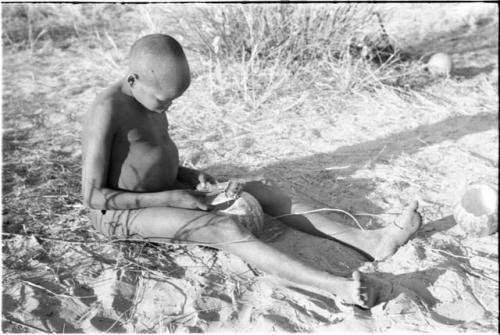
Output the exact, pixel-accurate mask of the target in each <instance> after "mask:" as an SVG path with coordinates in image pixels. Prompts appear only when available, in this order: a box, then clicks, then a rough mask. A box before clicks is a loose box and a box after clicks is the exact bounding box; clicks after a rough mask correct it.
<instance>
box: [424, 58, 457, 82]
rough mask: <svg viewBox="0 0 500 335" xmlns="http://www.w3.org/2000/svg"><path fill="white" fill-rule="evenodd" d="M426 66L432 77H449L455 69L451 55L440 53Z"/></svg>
mask: <svg viewBox="0 0 500 335" xmlns="http://www.w3.org/2000/svg"><path fill="white" fill-rule="evenodd" d="M425 66H426V68H427V70H429V72H430V73H431V74H432V75H435V76H449V75H450V73H451V70H452V68H453V62H452V60H451V56H450V55H448V54H446V53H444V52H438V53H436V54H434V55H432V56H431V58H430V59H429V61H428V62H427V64H426V65H425Z"/></svg>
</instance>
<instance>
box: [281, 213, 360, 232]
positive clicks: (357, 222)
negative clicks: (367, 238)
mask: <svg viewBox="0 0 500 335" xmlns="http://www.w3.org/2000/svg"><path fill="white" fill-rule="evenodd" d="M317 212H340V213H344V214H346V215H347V216H349V217H350V218H351V219H353V220H354V222H355V223H356V224H357V225H358V227H359V229H361V230H362V231H366V230H365V229H364V228H363V227H362V226H361V224H360V223H359V221H358V220H356V218H355V217H354V216H353V215H352V214H351V213H349V212H346V211H344V210H342V209H337V208H320V209H313V210H310V211H305V212H301V213H290V214H283V215H278V216H275V217H274V218H275V219H279V218H282V217H285V216H291V215H304V214H311V213H317Z"/></svg>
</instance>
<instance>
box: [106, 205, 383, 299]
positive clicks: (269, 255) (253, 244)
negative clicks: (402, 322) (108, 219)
mask: <svg viewBox="0 0 500 335" xmlns="http://www.w3.org/2000/svg"><path fill="white" fill-rule="evenodd" d="M115 213H116V214H115ZM110 214H112V215H116V221H118V220H120V221H121V220H122V219H123V217H124V215H123V211H116V212H111V213H108V214H107V215H110ZM128 222H129V229H130V232H131V233H132V234H135V236H136V237H137V238H147V239H150V240H153V241H158V242H161V241H162V240H163V241H170V242H172V241H174V242H175V241H177V242H181V243H182V242H191V243H196V244H200V245H208V246H211V247H216V248H218V249H222V250H225V251H227V252H229V253H232V254H234V255H236V256H239V257H241V258H242V259H244V260H245V261H247V262H248V263H250V264H252V265H254V266H255V267H257V268H259V269H261V270H262V271H264V272H267V273H269V274H273V275H276V276H278V277H279V278H282V279H285V280H287V281H290V282H292V283H296V284H300V285H306V286H309V287H314V288H319V289H323V290H326V291H328V292H330V293H333V294H335V295H337V296H339V297H340V298H341V299H343V300H344V301H345V302H347V303H350V304H356V305H359V306H362V307H371V306H373V305H374V304H375V303H376V300H377V297H378V292H379V291H380V285H381V282H379V281H375V279H372V278H369V277H367V276H365V275H364V274H360V273H359V272H355V273H354V274H353V279H351V278H342V277H337V276H334V275H332V274H330V273H328V272H324V271H320V270H318V269H315V268H313V267H311V266H309V265H307V264H305V263H303V262H301V261H299V260H297V259H294V258H292V257H291V256H288V255H286V254H284V253H282V252H281V251H279V250H277V249H274V248H273V247H271V246H269V245H267V244H265V243H263V242H261V241H259V240H258V239H256V238H255V237H254V236H253V235H252V234H251V233H250V232H248V231H247V230H246V229H245V228H244V227H242V226H240V225H238V224H237V223H235V222H234V221H233V220H231V219H230V218H229V217H226V216H218V215H215V214H213V213H210V212H203V211H196V210H187V209H180V208H171V207H152V208H144V209H139V210H134V211H130V215H129V219H128Z"/></svg>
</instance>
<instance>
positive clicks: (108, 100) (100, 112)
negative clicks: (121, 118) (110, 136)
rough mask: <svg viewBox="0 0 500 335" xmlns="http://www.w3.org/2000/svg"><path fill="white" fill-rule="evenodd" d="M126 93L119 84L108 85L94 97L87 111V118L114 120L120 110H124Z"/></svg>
mask: <svg viewBox="0 0 500 335" xmlns="http://www.w3.org/2000/svg"><path fill="white" fill-rule="evenodd" d="M124 103H125V102H124V95H123V93H122V92H121V89H120V87H119V85H118V84H114V85H113V86H111V87H108V88H107V89H105V90H104V91H102V92H101V93H99V94H98V95H97V96H96V98H95V99H94V101H93V103H92V105H91V108H90V109H89V110H88V111H87V118H88V119H91V120H93V121H94V122H95V121H99V120H100V121H105V120H108V121H112V120H114V119H115V117H116V114H117V112H118V111H123V109H124V108H123V107H124Z"/></svg>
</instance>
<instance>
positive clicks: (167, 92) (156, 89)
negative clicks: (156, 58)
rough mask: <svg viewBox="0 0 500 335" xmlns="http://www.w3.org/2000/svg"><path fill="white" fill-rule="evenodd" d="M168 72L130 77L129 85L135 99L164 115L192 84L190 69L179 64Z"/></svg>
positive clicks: (162, 71) (157, 70)
mask: <svg viewBox="0 0 500 335" xmlns="http://www.w3.org/2000/svg"><path fill="white" fill-rule="evenodd" d="M177 65H178V66H173V67H170V68H169V69H168V70H165V69H156V70H150V73H149V75H142V76H141V75H135V76H134V75H132V77H133V80H131V79H130V76H129V79H128V81H129V84H130V87H131V90H132V93H133V95H134V98H135V99H136V100H137V101H138V102H139V103H140V104H141V105H143V106H144V107H146V108H147V109H148V110H150V111H152V112H156V113H163V112H165V111H167V110H168V108H169V107H170V105H171V104H172V101H173V100H175V99H177V98H178V97H180V96H181V95H182V94H183V93H184V92H185V91H186V89H187V88H188V87H189V84H190V74H189V68H188V67H187V66H185V65H186V64H177Z"/></svg>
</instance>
